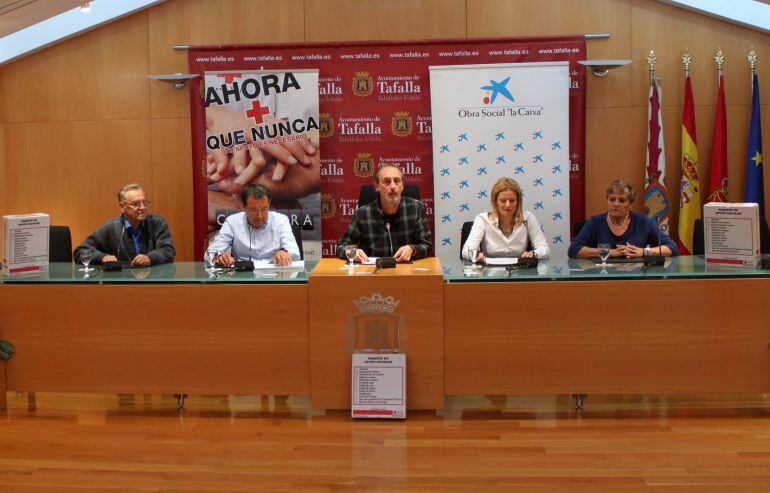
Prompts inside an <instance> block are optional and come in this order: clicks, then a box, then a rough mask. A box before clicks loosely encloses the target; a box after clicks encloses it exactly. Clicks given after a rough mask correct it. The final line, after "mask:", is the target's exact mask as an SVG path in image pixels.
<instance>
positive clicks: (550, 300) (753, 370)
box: [444, 279, 770, 395]
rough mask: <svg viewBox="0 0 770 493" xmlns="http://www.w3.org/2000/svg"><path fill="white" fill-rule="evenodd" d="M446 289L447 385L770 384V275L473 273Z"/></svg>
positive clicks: (747, 388)
mask: <svg viewBox="0 0 770 493" xmlns="http://www.w3.org/2000/svg"><path fill="white" fill-rule="evenodd" d="M445 295H446V296H445V301H444V306H445V326H444V327H445V329H444V330H445V332H444V334H445V341H446V344H445V359H446V370H445V372H446V379H445V390H446V393H447V394H448V395H457V394H570V393H600V394H629V393H643V394H644V393H707V392H765V391H767V390H768V389H770V354H769V353H770V351H769V350H768V343H770V302H768V300H770V281H769V280H767V279H703V280H699V279H681V280H675V279H668V280H642V281H620V280H612V281H589V282H572V281H570V282H554V281H544V282H510V283H483V282H478V283H474V282H469V283H449V284H448V285H447V286H446V291H445ZM656 300H662V301H663V302H661V303H656ZM672 300H679V301H678V302H672Z"/></svg>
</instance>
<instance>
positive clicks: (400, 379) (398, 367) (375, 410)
mask: <svg viewBox="0 0 770 493" xmlns="http://www.w3.org/2000/svg"><path fill="white" fill-rule="evenodd" d="M352 377H353V378H352V383H353V387H352V389H351V396H352V403H351V416H352V417H353V418H391V419H393V418H395V419H404V418H406V354H404V353H393V354H385V353H380V354H361V353H354V354H353V375H352Z"/></svg>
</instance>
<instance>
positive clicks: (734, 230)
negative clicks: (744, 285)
mask: <svg viewBox="0 0 770 493" xmlns="http://www.w3.org/2000/svg"><path fill="white" fill-rule="evenodd" d="M703 222H704V228H705V231H704V236H705V241H706V249H705V250H706V262H707V263H710V264H720V265H736V266H743V267H756V266H757V265H759V262H760V258H761V253H760V249H759V205H758V204H754V203H748V204H729V203H719V202H711V203H708V204H706V205H705V206H703Z"/></svg>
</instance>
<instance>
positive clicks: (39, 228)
mask: <svg viewBox="0 0 770 493" xmlns="http://www.w3.org/2000/svg"><path fill="white" fill-rule="evenodd" d="M49 225H50V218H49V217H48V214H42V213H37V214H18V215H11V216H3V275H4V276H19V275H28V274H39V273H41V272H48V227H49Z"/></svg>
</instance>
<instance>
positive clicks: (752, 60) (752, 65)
mask: <svg viewBox="0 0 770 493" xmlns="http://www.w3.org/2000/svg"><path fill="white" fill-rule="evenodd" d="M746 59H747V60H748V61H749V75H750V76H751V93H752V94H753V93H754V74H755V73H756V71H757V52H756V51H754V47H753V46H752V48H751V51H749V54H748V55H746Z"/></svg>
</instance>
